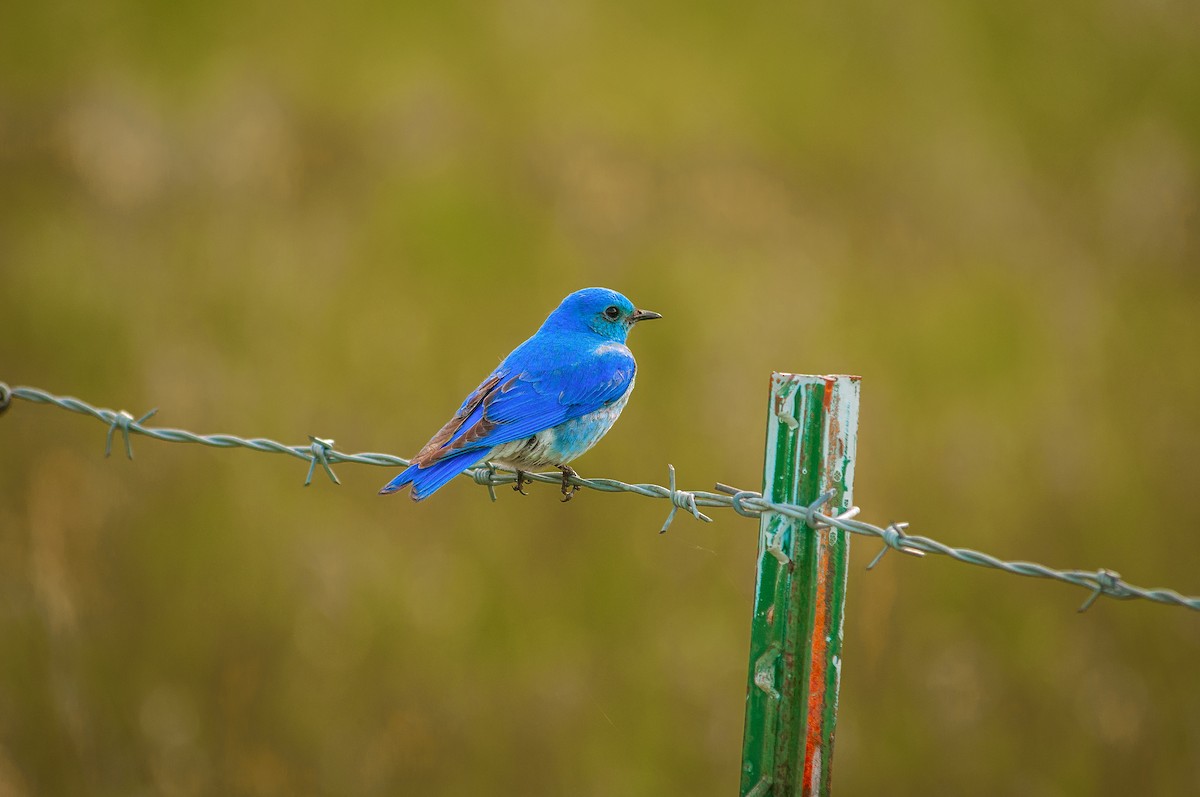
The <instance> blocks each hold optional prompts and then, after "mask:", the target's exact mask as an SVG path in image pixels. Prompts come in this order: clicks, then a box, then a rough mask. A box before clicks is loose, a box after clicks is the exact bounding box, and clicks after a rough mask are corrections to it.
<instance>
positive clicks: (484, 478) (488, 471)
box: [471, 462, 496, 504]
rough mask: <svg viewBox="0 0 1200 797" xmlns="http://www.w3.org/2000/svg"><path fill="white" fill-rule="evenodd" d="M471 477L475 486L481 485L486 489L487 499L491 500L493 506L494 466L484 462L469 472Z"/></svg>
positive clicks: (494, 494)
mask: <svg viewBox="0 0 1200 797" xmlns="http://www.w3.org/2000/svg"><path fill="white" fill-rule="evenodd" d="M471 477H472V478H473V479H475V483H476V484H482V485H483V486H484V487H486V488H487V491H488V497H489V498H491V499H492V503H493V504H494V503H496V466H495V465H493V464H492V463H490V462H484V463H483V464H482V465H480V466H479V467H477V468H475V469H474V470H473V471H471Z"/></svg>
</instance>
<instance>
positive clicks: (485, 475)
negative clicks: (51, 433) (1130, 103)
mask: <svg viewBox="0 0 1200 797" xmlns="http://www.w3.org/2000/svg"><path fill="white" fill-rule="evenodd" d="M14 398H19V399H23V400H25V401H30V402H33V403H36V404H50V405H53V406H56V407H60V408H62V409H65V410H70V411H71V412H77V413H81V414H83V415H90V416H92V417H93V418H96V419H97V420H99V421H101V422H103V423H105V424H107V425H108V434H107V435H106V437H105V445H104V455H105V456H106V457H107V456H109V455H110V454H111V453H112V443H113V437H114V436H115V435H116V433H117V432H120V433H121V437H122V440H123V442H124V444H125V454H126V456H127V457H129V459H133V445H132V443H131V442H130V434H140V435H145V436H146V437H151V438H154V439H155V440H165V441H168V442H172V443H196V444H199V445H205V446H214V447H216V448H249V449H251V450H254V451H265V452H268V453H274V454H287V455H289V456H293V457H296V458H297V459H302V460H305V461H307V462H308V475H307V476H306V477H305V479H304V485H305V486H306V487H307V486H308V485H310V484H311V483H312V479H313V474H314V473H315V472H316V468H317V466H318V465H320V466H321V468H322V469H323V470H324V471H325V473H326V475H328V476H329V478H330V480H331V481H332V482H333V483H334V484H341V482H340V481H339V480H338V477H337V474H335V473H334V472H333V468H332V466H333V465H336V464H339V463H342V462H354V463H358V464H361V465H385V466H397V467H407V466H408V464H409V460H407V459H405V458H403V457H397V456H394V455H392V454H380V453H375V452H365V453H360V454H347V453H345V452H342V451H338V450H336V449H335V448H334V447H333V445H334V441H333V440H331V439H326V438H320V437H314V436H312V435H309V438H308V439H309V441H310V442H309V444H308V445H297V446H289V445H284V444H283V443H279V442H276V441H275V440H270V439H267V438H265V437H251V438H245V437H238V436H236V435H229V434H208V435H205V434H196V433H194V432H189V431H186V430H184V429H169V428H163V427H152V426H145V425H144V424H145V422H146V421H147V420H149V419H150V418H151V417H153V416H154V414H155V413H156V412H158V410H157V409H153V410H150V411H149V412H147V413H146V414H144V415H142V416H141V417H139V418H136V419H135V418H134V416H133V415H131V414H130V413H128V412H126V411H125V410H110V409H104V408H100V407H95V406H92V405H91V404H89V403H87V402H86V401H83V400H81V399H77V398H74V397H72V396H55V395H52V394H50V393H47V392H46V391H44V390H39V389H38V388H34V387H13V388H10V387H9V386H8V385H7V384H5V383H3V382H0V414H3V413H4V412H5V411H6V410H7V409H8V408H9V405H10V404H11V402H12V399H14ZM667 469H668V475H669V480H668V486H667V487H663V486H662V485H659V484H628V483H626V482H623V481H619V480H617V479H584V478H579V477H574V478H571V479H570V481H571V483H573V484H576V485H578V486H580V487H585V488H588V489H590V490H596V491H599V492H605V493H618V492H621V493H633V494H635V495H642V496H646V497H648V498H662V499H666V500H668V501H670V502H671V512H670V514H669V515H667V519H666V521H665V522H664V523H663V526H662V529H661V531H660V532H659V533H662V532H665V531H666V530H667V529H668V528H670V526H671V523H672V522H673V521H674V520H675V515H676V513H677V512H678V511H679V510H680V509H682V510H684V511H685V512H687V513H689V514H691V515H692V516H693V517H695V518H696V519H697V520H700V521H703V522H706V523H709V522H712V518H711V517H709V516H708V515H706V514H704V513H703V512H701V511H700V507H726V508H729V509H732V510H733V511H734V512H736V513H737V514H739V515H742V516H744V517H750V518H756V517H758V516H759V515H761V514H762V513H763V512H775V513H778V514H780V515H784V516H786V517H790V518H794V519H796V520H800V521H803V522H804V523H805V524H806V525H807V526H808V527H810V528H812V529H821V528H829V527H833V528H838V529H842V530H843V531H846V532H848V533H850V534H859V535H863V536H866V537H874V538H877V539H879V540H880V541H882V542H883V545H884V547H883V548H882V549H880V551H879V553H878V554H877V555H876V556H875V558H874V559H873V560H872V561H871V563H870V564H869V565H867V569H868V570H870V569H871V568H873V567H875V565H877V564H878V563H879V560H880V559H882V558H883V555H884V554H885V553H887V552H888V551H889V550H897V551H900V552H902V553H906V554H909V555H912V556H924V555H925V554H938V555H941V556H947V557H949V558H951V559H953V560H955V561H958V562H963V563H965V564H969V565H976V566H978V567H987V568H991V569H994V570H1000V571H1003V572H1005V573H1011V574H1013V575H1018V576H1026V577H1030V578H1044V579H1051V580H1054V581H1061V582H1064V583H1066V584H1073V585H1075V586H1077V587H1082V588H1084V589H1086V590H1089V591H1090V593H1091V594H1090V595H1088V597H1087V599H1086V600H1085V601H1084V602H1083V605H1081V606H1080V607H1079V611H1081V612H1082V611H1086V610H1087V609H1088V608H1089V607H1090V606H1091V605H1092V604H1093V603H1095V602H1096V599H1097V598H1099V597H1100V596H1102V595H1103V596H1106V597H1110V598H1117V599H1120V600H1130V599H1134V598H1143V599H1145V600H1149V601H1155V602H1157V603H1165V604H1170V605H1174V606H1183V607H1185V608H1188V609H1193V610H1196V611H1200V597H1191V596H1187V595H1181V594H1180V593H1178V592H1176V591H1175V590H1171V589H1163V588H1155V589H1147V588H1144V587H1138V586H1135V585H1133V584H1130V583H1128V582H1126V581H1125V580H1123V579H1122V578H1121V576H1120V574H1119V573H1117V572H1115V571H1113V570H1107V569H1100V570H1058V569H1055V568H1052V567H1047V566H1046V565H1041V564H1038V563H1036V562H1022V561H1005V560H1003V559H999V558H997V557H995V556H992V555H990V554H986V553H981V552H980V551H973V550H971V549H969V548H955V547H952V546H949V545H946V544H944V543H941V542H938V541H937V540H934V539H931V538H929V537H921V536H917V535H912V534H908V533H906V531H905V530H906V529H907V528H908V525H909V524H908V523H891V524H889V525H887V526H882V527H881V526H876V525H873V524H871V523H866V522H864V521H861V520H855V519H854V518H855V517H856V516H857V515H858V513H859V509H858V507H851V508H850V509H848V510H846V511H845V512H841V513H839V514H834V515H830V514H827V513H825V512H822V511H821V508H822V507H824V506H825V504H827V503H828V502H829V500H830V499H831V498H832V497H833V495H834V493H833V492H832V491H831V492H828V493H825V494H824V495H822V496H820V497H819V498H818V499H817V500H816V501H814V502H813V503H812V504H809V505H808V506H805V505H802V504H787V503H778V502H774V501H768V500H767V499H765V498H763V496H762V493H758V492H755V491H753V490H740V489H738V488H736V487H730V486H729V485H726V484H720V483H718V484H717V485H716V488H715V489H716V490H717V492H708V491H704V490H680V489H678V488H677V487H676V485H675V468H674V466H672V465H668V466H667ZM463 475H464V476H466V477H468V478H470V479H472V480H473V481H475V483H477V484H481V485H483V486H485V487H487V490H488V494H489V495H490V497H491V499H492V500H493V501H495V500H496V488H497V487H500V486H503V485H506V484H515V483H516V479H517V477H516V472H515V471H512V470H509V469H507V468H502V467H498V466H496V465H493V464H491V463H484V464H482V465H479V466H476V467H474V468H470V469H468V470H466V471H464V473H463ZM524 478H525V479H526V481H528V480H533V481H536V482H544V483H547V484H561V482H562V474H560V473H526V474H524ZM768 551H769V552H770V553H771V554H772V555H774V556H775V557H777V558H779V559H780V560H781V561H784V562H786V561H787V555H786V554H785V553H784V552H783V550H782V548H781V546H779V545H778V544H777V543H776V544H772V545H770V546H768Z"/></svg>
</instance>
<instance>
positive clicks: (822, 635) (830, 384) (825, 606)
mask: <svg viewBox="0 0 1200 797" xmlns="http://www.w3.org/2000/svg"><path fill="white" fill-rule="evenodd" d="M836 381H837V380H836V379H835V378H833V377H826V378H825V395H824V396H822V399H821V409H822V412H823V416H824V417H825V418H829V419H830V427H829V429H828V430H822V434H823V436H824V435H825V434H827V435H828V440H827V441H826V444H827V445H828V446H829V447H830V448H829V451H828V453H829V455H830V456H831V458H832V457H833V456H836V452H834V451H833V446H834V444H835V443H836V441H837V439H838V429H837V428H836V426H837V421H836V418H834V417H833V413H832V408H833V389H834V384H835V382H836ZM829 464H830V463H829V462H828V461H826V462H822V463H821V465H822V468H827V467H829ZM821 486H822V488H824V487H825V485H821ZM829 486H830V487H833V488H837V487H838V485H836V484H831V485H829ZM828 533H829V530H821V531H818V532H816V533H815V534H814V535H813V538H814V542H815V544H816V570H817V590H816V593H817V594H816V604H817V605H816V606H815V607H814V608H813V630H812V651H811V655H812V662H811V667H810V670H809V676H808V706H807V712H808V722H807V723H806V731H805V740H804V780H803V781H802V782H801V786H800V788H801V793H802V794H806V795H809V794H817V793H819V792H820V789H821V784H820V783H816V782H814V777H816V776H817V773H816V772H814V767H813V759H814V758H815V757H816V754H817V751H818V750H820V749H821V746H822V745H821V742H822V737H823V736H824V730H825V673H826V671H827V669H828V659H829V657H828V645H829V643H828V639H829V636H830V633H829V600H828V581H829V572H828V571H829V538H828V536H827V535H828ZM831 763H832V762H830V761H822V766H823V767H828V766H829V765H830V764H831Z"/></svg>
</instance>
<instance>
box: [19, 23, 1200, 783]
mask: <svg viewBox="0 0 1200 797" xmlns="http://www.w3.org/2000/svg"><path fill="white" fill-rule="evenodd" d="M1198 96H1200V11H1198V10H1197V7H1196V6H1195V5H1194V4H1190V3H1184V2H1171V0H1165V1H1164V2H1128V1H1127V0H1113V2H1108V3H1102V4H1095V3H1083V2H1069V3H1066V4H1057V5H1050V6H1048V5H1046V4H1035V3H1030V2H1024V3H1015V4H1014V3H995V2H993V3H985V4H982V5H980V4H973V5H963V4H955V3H950V2H937V1H936V0H935V1H933V2H926V3H918V4H912V3H909V4H900V5H888V4H881V3H869V2H868V3H850V4H837V5H823V4H817V5H812V4H793V5H791V6H786V7H782V6H777V5H766V6H746V7H743V6H737V5H733V4H718V3H700V4H696V3H681V2H659V3H653V4H649V5H647V4H639V3H615V4H614V3H607V4H604V3H578V2H571V3H545V2H537V1H536V0H509V1H507V2H487V3H481V4H480V3H456V2H450V3H434V4H430V3H394V2H393V3H378V2H356V3H349V4H343V5H341V6H339V7H338V8H337V9H333V8H318V7H312V6H303V5H302V6H296V5H291V6H275V5H271V4H259V5H251V6H245V5H244V4H234V3H227V2H210V3H204V4H197V3H175V4H167V5H155V4H147V3H138V2H129V1H128V0H114V1H113V2H108V3H103V4H95V5H90V6H89V5H80V4H68V3H62V2H57V0H53V1H51V2H44V3H37V4H26V5H23V6H20V7H14V8H12V9H9V10H7V11H6V13H5V21H4V24H3V25H0V188H2V190H0V379H2V380H4V381H6V382H8V383H9V384H13V385H16V384H30V385H36V386H39V387H42V388H45V389H47V390H50V391H52V392H55V393H59V394H62V393H68V394H74V395H79V396H81V397H83V398H86V399H88V400H90V401H93V402H95V403H97V404H101V405H104V406H110V407H117V408H121V407H124V408H126V409H128V410H130V411H131V412H133V413H134V414H135V415H136V414H140V412H142V411H145V410H146V409H149V408H150V407H154V406H157V407H160V408H161V412H160V415H159V416H158V417H157V418H156V419H155V422H156V423H161V424H162V425H164V426H179V427H183V428H187V429H191V430H196V431H202V432H221V431H227V432H231V433H235V434H241V435H245V436H256V435H262V436H267V437H272V438H275V439H280V440H285V441H287V442H291V443H297V444H299V443H302V442H303V441H304V440H305V439H306V438H305V435H307V434H316V435H320V436H323V437H333V438H336V440H337V443H338V447H339V448H340V449H342V450H376V451H388V452H393V453H397V454H402V455H403V454H412V453H413V452H414V451H415V450H416V449H417V448H418V447H419V446H420V445H421V444H422V443H423V442H424V441H425V440H426V439H427V437H428V436H429V434H431V433H432V432H433V431H434V430H435V429H436V428H437V427H438V426H439V425H440V424H441V423H442V422H443V421H444V420H445V417H446V416H447V415H448V414H449V413H450V412H452V411H453V409H454V408H455V407H456V406H457V403H458V402H459V401H460V400H461V398H462V396H463V395H464V394H465V393H466V392H467V391H468V390H469V389H470V388H471V387H473V386H474V385H475V384H477V382H478V381H479V379H480V378H481V377H482V376H483V375H484V374H486V373H487V371H488V370H489V369H490V368H491V367H493V366H494V365H495V363H496V362H497V361H498V359H499V358H500V357H502V356H503V355H504V354H506V353H507V352H508V351H509V350H510V349H511V348H512V346H514V345H515V344H517V343H518V342H520V341H521V340H522V339H524V337H525V336H527V335H529V334H530V333H531V332H532V331H533V330H534V329H535V328H536V326H537V324H539V323H540V321H541V319H542V318H543V317H544V316H545V314H546V313H547V312H548V311H549V310H550V309H552V308H553V306H554V305H555V304H556V303H557V302H558V300H559V299H560V298H561V297H562V296H564V295H565V294H566V293H568V292H570V291H572V290H574V289H577V288H580V287H584V286H587V285H605V286H609V287H612V288H616V289H618V290H621V291H622V292H624V293H626V294H627V295H628V296H630V298H631V299H633V301H634V302H635V303H637V304H638V305H639V306H642V307H646V308H650V309H653V310H656V311H659V312H661V313H663V314H664V316H665V317H666V320H665V321H663V322H661V324H657V325H654V326H653V327H647V328H645V329H639V330H638V331H637V332H636V333H635V334H634V336H633V339H632V341H631V344H632V348H633V349H634V351H635V353H636V355H637V356H638V360H639V363H640V366H641V368H640V373H639V378H638V387H637V392H636V395H635V396H634V397H633V399H632V400H631V402H630V405H629V407H628V408H627V410H626V411H625V414H624V416H623V418H622V419H621V421H620V423H619V424H618V425H617V426H616V427H615V429H614V431H613V432H612V433H611V434H610V435H609V436H608V437H607V438H606V439H605V441H604V442H603V444H602V445H600V446H599V447H597V449H595V451H594V452H592V453H589V454H588V456H587V457H585V458H583V459H582V460H580V461H579V462H578V464H577V466H578V470H579V471H580V473H581V474H582V475H584V476H613V477H617V478H621V479H623V480H625V481H656V482H662V481H663V480H665V478H666V464H667V463H668V462H671V463H674V465H675V466H676V468H677V469H678V471H679V479H680V484H681V486H683V487H687V488H707V487H708V486H710V485H711V483H712V482H714V481H717V480H720V481H724V482H728V483H732V484H738V485H742V486H746V487H751V488H754V487H757V485H758V481H759V479H760V473H761V449H762V439H763V426H764V423H765V404H766V391H767V377H768V374H769V372H770V371H771V370H772V369H775V370H786V371H795V372H807V373H821V372H853V373H860V374H862V375H863V377H864V381H863V407H862V422H861V435H860V442H859V463H858V468H857V484H856V499H857V501H858V503H860V504H861V505H862V507H863V511H864V517H865V518H867V519H869V520H871V521H873V522H880V523H886V522H889V521H891V520H902V519H903V520H909V521H911V522H912V523H913V527H912V531H913V533H927V534H929V535H930V536H934V537H936V538H938V539H941V540H944V541H946V542H949V543H952V544H957V545H963V546H967V547H973V548H978V549H982V550H987V551H989V552H993V553H996V554H997V555H1000V556H1003V557H1005V558H1028V559H1032V560H1036V561H1041V562H1046V563H1048V564H1052V565H1056V566H1063V567H1069V566H1078V567H1086V568H1095V567H1101V566H1104V567H1111V568H1114V569H1116V570H1119V571H1120V572H1121V573H1122V575H1124V576H1125V577H1127V578H1128V579H1129V580H1130V581H1132V582H1134V583H1138V584H1145V585H1151V586H1157V585H1164V586H1171V587H1174V588H1177V589H1179V590H1181V591H1183V592H1185V593H1189V594H1195V593H1197V592H1200V576H1198V575H1197V572H1196V568H1195V564H1196V561H1197V556H1196V554H1197V537H1196V532H1195V529H1196V528H1197V525H1198V523H1200V507H1198V506H1197V504H1196V502H1195V501H1194V500H1192V499H1193V498H1194V493H1195V485H1196V482H1197V477H1198V475H1200V471H1198V468H1197V465H1196V462H1197V452H1200V410H1198V409H1197V408H1198V407H1200V368H1198V367H1197V365H1198V364H1200V270H1198V269H1197V265H1198V264H1200V230H1198V219H1200V113H1198V109H1200V103H1197V97H1198ZM102 438H103V433H102V429H100V428H99V427H98V426H97V425H96V424H95V423H94V422H89V421H86V420H84V419H82V418H72V417H70V416H67V415H65V414H63V413H60V412H58V411H53V410H50V409H46V408H39V407H34V406H31V405H27V404H21V405H19V406H15V407H14V408H13V409H12V410H10V411H9V412H8V413H6V414H5V415H4V416H3V417H0V444H2V446H3V451H4V452H5V456H4V457H3V458H2V460H0V638H2V639H3V640H4V642H3V644H2V645H0V794H3V795H14V796H15V795H34V794H36V795H46V794H71V795H80V794H95V795H108V794H112V795H127V794H164V795H200V794H246V795H276V794H278V795H293V794H358V795H372V794H378V795H385V794H386V795H392V794H446V795H461V794H522V795H534V794H555V795H557V794H571V795H588V794H593V795H642V794H644V795H650V794H655V795H660V794H676V793H678V794H685V793H686V794H714V795H716V794H730V793H733V792H734V790H735V789H736V784H737V782H738V775H739V765H740V761H739V758H740V748H741V731H742V710H743V701H744V695H745V693H744V688H745V672H746V666H747V662H746V655H747V642H748V634H749V617H750V608H751V607H750V595H751V589H752V586H753V573H754V554H755V545H756V537H755V534H756V525H755V524H754V523H753V522H751V521H747V520H743V519H740V518H737V517H735V516H733V515H732V514H722V515H720V516H719V517H718V518H717V522H716V523H713V524H703V525H702V524H698V523H694V522H692V521H691V520H690V519H688V518H686V517H680V518H679V519H678V521H677V522H676V523H675V524H674V526H673V527H672V529H671V531H670V533H668V534H666V535H663V536H659V535H658V534H656V533H655V532H656V531H657V529H658V527H659V526H660V525H661V522H662V517H663V507H661V506H660V505H659V504H657V503H653V502H647V501H643V500H642V499H638V498H636V497H632V496H603V495H598V494H594V493H585V494H581V495H580V496H578V497H577V498H576V500H575V501H573V502H572V503H570V504H566V505H563V504H560V503H559V502H558V501H557V497H556V495H555V494H554V490H552V489H550V488H546V487H542V486H541V485H538V486H535V487H534V488H533V489H532V490H531V492H532V495H531V496H530V497H528V498H522V497H520V496H515V495H512V494H509V493H508V492H507V491H502V493H503V494H502V495H501V496H500V501H499V502H498V503H496V504H492V503H490V502H488V501H487V499H486V495H485V493H484V492H483V491H482V490H481V489H479V488H478V487H475V486H473V485H470V484H467V483H465V482H463V483H460V484H456V485H451V486H450V487H448V488H447V489H446V490H445V491H444V492H443V493H439V494H438V495H437V496H436V498H435V499H433V500H430V501H428V502H425V503H423V504H420V505H413V504H412V503H411V502H409V501H407V500H404V499H395V498H393V499H384V498H379V497H377V496H376V495H375V494H374V493H375V490H376V489H377V488H378V487H379V486H380V485H381V484H383V483H384V482H385V481H386V480H387V478H388V475H389V471H387V470H385V469H378V468H367V467H360V466H341V467H340V468H339V475H340V476H341V478H342V481H343V484H342V486H341V487H336V488H335V487H334V486H333V485H330V484H328V483H322V482H316V483H314V485H313V486H312V487H310V488H308V489H303V488H301V487H300V484H301V482H302V480H303V476H304V468H305V466H304V464H303V463H301V462H299V461H295V462H292V461H289V460H285V459H282V458H272V457H263V456H259V455H256V454H251V453H249V452H239V451H213V450H208V449H200V448H189V447H184V446H167V445H163V444H160V443H155V442H153V441H149V440H135V450H136V455H137V459H136V460H135V461H134V462H132V463H130V462H127V461H125V460H124V459H123V457H118V456H114V457H113V459H112V460H111V461H105V460H104V459H103V455H102V451H103V439H102ZM118 450H119V446H118ZM874 553H875V550H873V546H869V545H866V544H861V541H860V540H855V553H854V557H855V562H854V564H853V566H852V567H853V569H852V575H851V583H850V593H849V601H848V607H847V616H846V628H845V632H846V643H845V665H844V668H843V676H844V677H843V683H842V698H841V708H840V723H839V731H838V748H837V760H836V762H835V775H834V777H835V788H837V790H838V791H839V793H846V794H876V793H886V794H891V795H906V794H929V793H937V794H977V795H986V794H997V795H1000V794H1003V795H1011V794H1027V795H1053V794H1091V793H1099V792H1101V791H1105V792H1108V791H1112V792H1117V793H1135V794H1188V793H1195V792H1196V791H1197V789H1198V788H1200V755H1197V751H1200V679H1198V678H1197V677H1196V672H1197V662H1198V661H1200V626H1198V625H1197V619H1196V616H1195V615H1194V614H1193V613H1190V612H1186V611H1184V610H1180V609H1172V608H1168V607H1162V606H1157V605H1150V604H1146V605H1142V604H1140V603H1138V604H1134V603H1130V604H1120V603H1115V602H1102V603H1100V604H1098V605H1096V606H1095V607H1093V609H1092V610H1091V611H1090V612H1089V613H1087V614H1085V615H1082V616H1079V615H1076V613H1075V611H1074V610H1075V607H1076V606H1077V605H1078V599H1079V595H1078V594H1077V593H1076V592H1075V591H1073V590H1069V589H1067V588H1065V587H1062V586H1060V585H1054V584H1042V583H1038V582H1032V581H1026V580H1020V579H1015V578H1012V577H1010V576H1005V575H1002V574H996V573H991V572H986V571H977V570H973V569H970V568H966V567H963V566H960V565H956V564H952V563H948V562H942V561H916V560H912V559H909V558H907V557H888V558H887V559H885V561H884V562H883V563H882V564H881V565H880V566H879V567H878V568H876V569H875V570H874V571H872V572H871V573H870V574H866V573H864V572H863V571H862V569H861V565H865V563H866V562H867V561H869V559H870V557H871V556H873V555H874Z"/></svg>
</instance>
